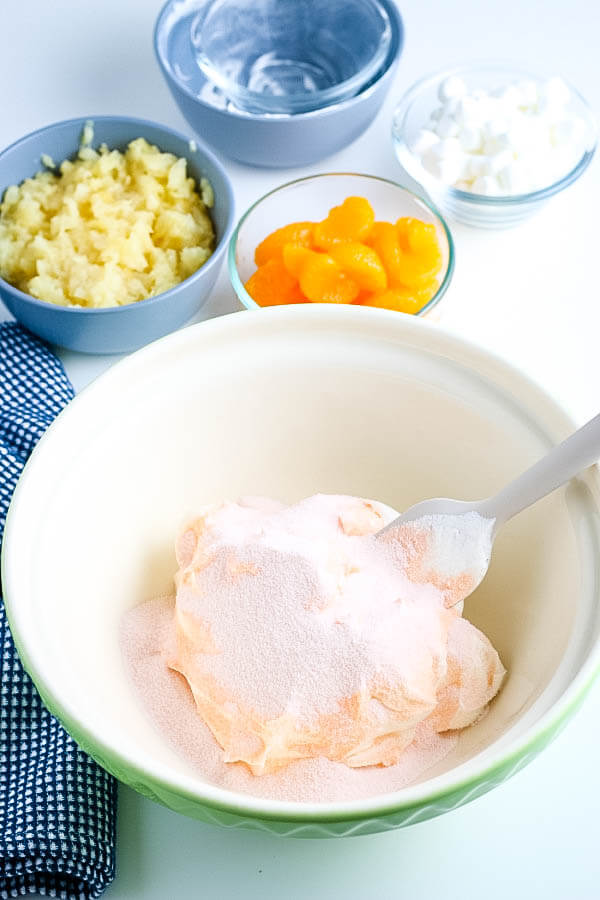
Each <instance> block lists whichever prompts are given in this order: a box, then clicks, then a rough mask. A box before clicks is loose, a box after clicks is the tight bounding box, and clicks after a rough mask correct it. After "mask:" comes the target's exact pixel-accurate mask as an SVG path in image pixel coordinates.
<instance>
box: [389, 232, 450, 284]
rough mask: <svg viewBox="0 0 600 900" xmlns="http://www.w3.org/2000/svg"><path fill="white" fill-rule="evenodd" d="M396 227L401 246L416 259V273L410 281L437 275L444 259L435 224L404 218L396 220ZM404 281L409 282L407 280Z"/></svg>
mask: <svg viewBox="0 0 600 900" xmlns="http://www.w3.org/2000/svg"><path fill="white" fill-rule="evenodd" d="M396 229H397V231H398V239H399V242H400V246H401V248H402V249H403V250H405V251H406V252H407V253H408V254H409V255H410V256H411V257H412V258H413V260H414V265H413V266H411V272H413V273H414V275H413V276H412V278H413V280H412V281H411V282H410V283H411V284H413V283H416V282H415V279H416V281H419V280H421V279H423V278H424V279H429V278H431V277H433V276H434V275H436V274H437V273H438V272H439V270H440V269H441V267H442V263H443V259H442V251H441V249H440V245H439V243H438V239H437V235H436V231H435V225H431V224H429V223H427V222H421V221H420V220H419V219H409V218H402V219H398V221H397V222H396ZM407 277H411V276H410V275H409V276H407ZM404 283H405V284H408V282H407V281H405V282H404Z"/></svg>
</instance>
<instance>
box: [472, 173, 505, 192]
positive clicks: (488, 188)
mask: <svg viewBox="0 0 600 900" xmlns="http://www.w3.org/2000/svg"><path fill="white" fill-rule="evenodd" d="M472 190H473V191H474V192H475V193H476V194H485V195H486V196H487V197H494V196H499V195H500V194H501V193H502V190H501V188H500V185H499V184H498V179H497V178H495V177H494V176H493V175H480V176H479V178H476V179H475V181H474V182H473V187H472Z"/></svg>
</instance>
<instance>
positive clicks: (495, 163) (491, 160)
mask: <svg viewBox="0 0 600 900" xmlns="http://www.w3.org/2000/svg"><path fill="white" fill-rule="evenodd" d="M484 159H485V165H484V168H483V170H482V174H483V175H497V174H498V173H499V172H501V171H502V169H505V168H506V167H507V166H511V165H512V164H513V161H514V156H513V153H512V151H511V150H509V149H505V150H500V151H499V152H498V153H494V154H492V155H491V156H487V157H484Z"/></svg>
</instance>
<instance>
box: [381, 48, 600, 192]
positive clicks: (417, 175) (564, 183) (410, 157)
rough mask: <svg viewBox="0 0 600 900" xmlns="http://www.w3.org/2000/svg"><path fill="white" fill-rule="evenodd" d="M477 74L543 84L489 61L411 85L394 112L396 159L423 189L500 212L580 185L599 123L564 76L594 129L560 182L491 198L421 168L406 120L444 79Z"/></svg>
mask: <svg viewBox="0 0 600 900" xmlns="http://www.w3.org/2000/svg"><path fill="white" fill-rule="evenodd" d="M477 71H479V72H486V71H487V72H492V71H498V72H505V73H506V74H507V75H512V76H515V77H519V78H527V79H532V80H534V81H540V80H541V79H540V75H539V74H538V75H535V74H534V73H532V72H531V71H529V70H528V69H522V68H520V67H519V66H515V65H511V64H510V63H507V62H505V61H489V60H486V61H483V62H481V63H477V62H475V63H468V64H465V65H460V66H452V67H450V68H448V69H441V70H438V71H436V72H433V73H430V74H429V75H425V76H424V77H423V78H420V79H418V81H416V82H415V83H414V84H413V85H411V87H410V88H409V89H408V90H407V91H406V93H405V94H404V95H403V96H402V97H401V99H400V100H399V102H398V103H397V104H396V106H395V107H394V110H393V112H392V126H391V131H392V140H393V143H394V145H395V148H396V155H397V157H398V160H399V162H400V164H401V165H405V160H407V161H408V163H409V166H410V169H409V168H408V167H406V166H405V167H406V171H407V172H408V174H409V175H410V176H411V177H412V178H414V179H415V181H417V182H418V183H419V184H421V185H422V186H423V187H426V186H427V184H432V185H433V184H436V185H438V186H439V189H441V190H443V192H444V194H445V195H446V196H447V197H448V198H451V199H453V200H457V201H460V202H462V203H470V204H473V205H475V206H477V205H480V206H482V207H486V206H487V207H496V208H498V207H500V208H502V207H505V208H508V207H514V206H519V205H520V204H526V203H536V202H539V201H542V200H546V199H547V198H549V197H552V196H554V194H557V193H559V192H560V191H562V190H563V189H564V188H566V187H568V186H569V185H570V184H572V183H573V182H574V181H576V180H577V179H578V178H579V176H580V175H582V174H583V172H584V171H585V170H586V169H587V167H588V166H589V164H590V162H591V161H592V158H593V156H594V153H595V152H596V147H597V143H598V121H597V118H596V116H595V115H594V113H593V111H592V108H591V107H590V105H589V103H588V102H587V100H585V98H584V97H583V96H582V94H581V93H580V92H579V91H578V90H577V89H576V88H574V87H573V85H572V84H570V82H568V81H566V80H565V79H564V78H562V76H560V77H561V80H562V81H564V83H565V84H566V85H567V87H568V88H569V91H570V92H571V94H572V96H574V97H575V98H576V99H577V101H578V102H579V103H580V104H581V107H582V110H583V113H584V115H585V119H586V124H587V125H588V127H589V129H590V142H589V144H588V146H586V148H585V149H584V151H583V153H582V155H581V157H580V159H579V160H578V162H577V163H576V165H575V166H574V167H573V168H572V169H570V170H569V172H567V173H566V174H565V175H563V176H562V177H561V178H559V179H558V180H557V181H554V182H552V183H551V184H549V185H547V186H546V187H543V188H538V189H537V190H535V191H528V192H527V193H524V194H500V195H497V196H488V195H486V194H477V193H475V192H473V191H463V190H461V189H460V188H455V187H452V186H451V185H445V184H443V182H441V181H440V180H439V179H437V178H436V177H435V176H434V175H430V174H429V173H427V171H426V170H425V169H423V167H422V166H419V164H418V162H417V160H416V157H415V155H414V153H413V152H412V150H411V149H410V147H409V145H408V144H407V142H406V140H405V138H404V134H403V126H404V124H405V122H406V117H407V115H408V113H409V111H410V110H411V108H412V105H413V103H414V102H415V100H416V99H417V98H418V97H420V96H421V95H422V94H423V93H424V92H425V90H427V89H428V88H431V87H434V86H435V85H438V84H439V83H440V82H441V81H443V80H444V79H446V78H449V77H451V76H454V75H457V76H461V75H465V74H468V73H471V72H477ZM417 166H418V167H419V169H421V170H422V171H421V172H417V171H416V168H417Z"/></svg>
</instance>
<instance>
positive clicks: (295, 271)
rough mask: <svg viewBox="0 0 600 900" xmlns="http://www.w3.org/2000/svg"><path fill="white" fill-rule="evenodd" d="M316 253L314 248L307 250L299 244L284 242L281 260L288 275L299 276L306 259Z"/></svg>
mask: <svg viewBox="0 0 600 900" xmlns="http://www.w3.org/2000/svg"><path fill="white" fill-rule="evenodd" d="M318 255H319V254H318V253H315V251H314V250H308V249H307V248H306V247H302V246H301V245H300V244H284V246H283V250H282V261H283V264H284V266H285V267H286V269H287V271H288V272H289V273H290V275H293V276H294V278H300V273H301V272H302V269H303V267H304V263H305V262H306V261H307V259H310V258H311V257H312V256H318Z"/></svg>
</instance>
